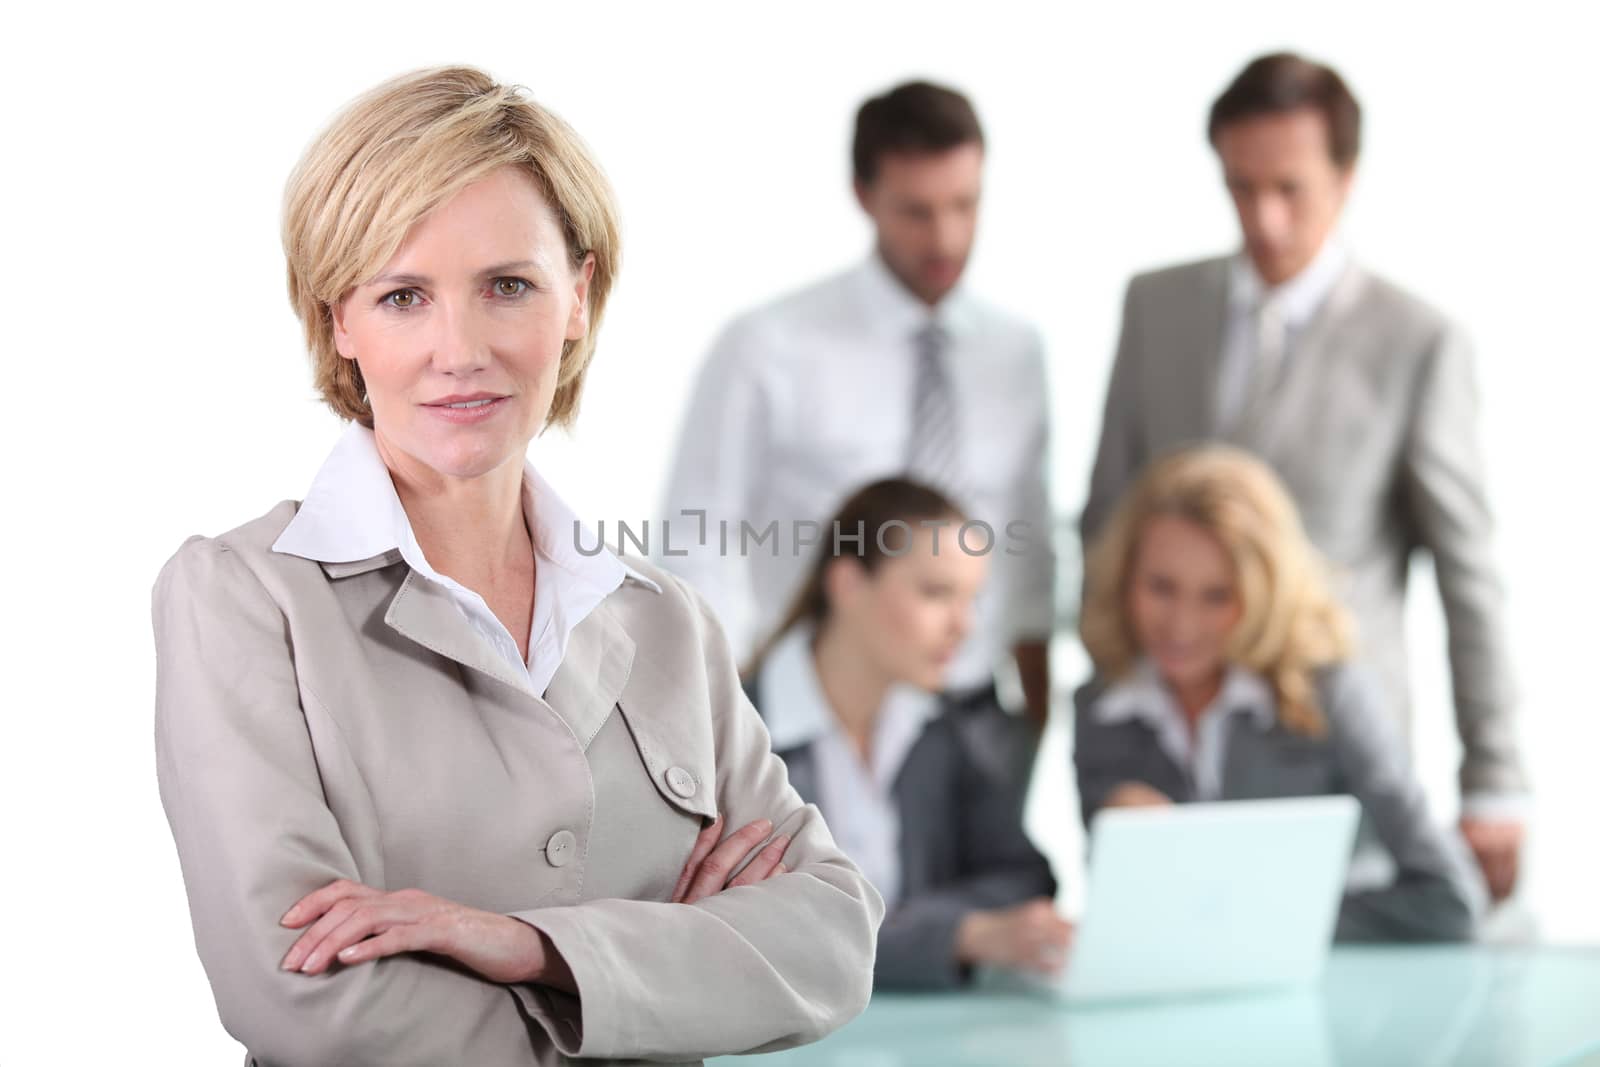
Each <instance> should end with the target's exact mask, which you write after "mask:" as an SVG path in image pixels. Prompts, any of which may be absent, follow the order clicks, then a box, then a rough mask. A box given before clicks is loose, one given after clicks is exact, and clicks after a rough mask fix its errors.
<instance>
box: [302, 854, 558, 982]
mask: <svg viewBox="0 0 1600 1067" xmlns="http://www.w3.org/2000/svg"><path fill="white" fill-rule="evenodd" d="M278 921H279V922H280V923H282V924H283V925H284V926H287V927H290V928H292V929H299V928H300V927H308V928H307V929H306V931H305V933H303V934H301V935H300V937H299V939H298V940H297V941H295V943H294V944H293V945H292V946H290V948H289V952H288V954H287V955H286V956H284V958H283V964H282V967H283V969H284V970H286V971H301V972H303V973H305V974H321V973H322V972H323V971H325V970H327V969H328V968H329V967H330V966H332V965H333V963H334V961H335V960H337V961H338V962H339V963H342V964H346V965H354V964H357V963H365V962H367V961H368V960H375V959H378V958H380V957H383V956H394V955H397V954H399V953H402V952H433V953H437V954H439V955H441V956H448V957H450V958H451V959H453V960H455V961H457V962H458V963H461V964H463V965H464V966H466V967H468V968H470V969H471V970H473V971H476V972H477V973H478V974H481V975H483V977H485V978H487V979H489V981H491V982H503V983H512V982H539V983H541V984H543V985H549V986H554V987H555V988H557V989H564V990H566V991H567V992H569V993H572V992H576V991H577V984H576V983H575V982H574V981H573V978H572V971H571V970H570V969H569V968H568V967H567V963H566V961H565V960H564V959H562V958H561V954H560V953H559V952H557V951H556V950H555V946H554V945H553V944H552V943H551V942H550V939H549V938H548V937H546V936H545V935H544V934H543V933H541V932H540V931H539V930H537V929H535V928H534V927H532V926H529V925H528V924H527V923H525V922H522V921H521V920H519V919H514V918H512V917H511V916H509V915H500V914H498V913H496V912H492V911H479V910H478V909H477V908H469V907H467V906H465V905H463V904H457V903H455V902H454V901H451V900H445V899H444V898H443V897H436V896H434V895H433V894H431V893H424V892H423V891H422V890H420V889H401V890H397V891H396V892H392V893H388V892H384V891H383V890H380V889H373V888H372V887H371V886H367V885H362V884H361V883H360V882H352V881H349V880H348V879H344V878H341V879H339V880H338V881H337V882H331V883H329V884H328V885H325V886H323V887H322V888H321V889H318V890H317V891H316V892H314V893H308V894H306V895H305V896H303V897H301V898H300V900H299V901H298V902H297V903H296V904H295V905H294V907H292V908H290V909H289V910H288V911H287V912H285V913H284V916H283V918H282V919H280V920H278Z"/></svg>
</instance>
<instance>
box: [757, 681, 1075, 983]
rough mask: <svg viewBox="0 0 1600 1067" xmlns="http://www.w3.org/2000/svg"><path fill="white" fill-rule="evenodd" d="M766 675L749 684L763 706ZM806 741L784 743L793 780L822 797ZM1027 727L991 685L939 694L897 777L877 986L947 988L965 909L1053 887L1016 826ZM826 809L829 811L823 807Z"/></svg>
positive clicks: (1029, 747) (1028, 748)
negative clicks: (894, 837)
mask: <svg viewBox="0 0 1600 1067" xmlns="http://www.w3.org/2000/svg"><path fill="white" fill-rule="evenodd" d="M760 684H761V676H760V674H759V673H757V674H756V675H755V676H754V677H753V678H751V679H750V680H749V681H748V682H747V683H746V687H745V689H746V692H747V693H750V694H751V695H752V698H753V699H755V700H756V707H757V709H759V708H760V706H761V705H760V699H759V693H760V691H761V690H760ZM812 748H813V746H811V745H800V746H797V747H794V748H789V749H782V750H779V752H778V755H779V756H780V757H782V759H783V761H784V763H785V764H787V765H788V768H789V782H790V784H791V785H793V786H794V788H795V790H796V791H797V792H799V794H800V796H801V797H802V798H804V799H805V800H806V801H807V802H808V803H814V802H815V801H816V797H817V768H816V760H815V756H814V753H813V751H812ZM1033 752H1034V747H1033V741H1032V730H1031V728H1030V727H1029V726H1028V724H1027V723H1026V722H1024V721H1023V720H1022V719H1021V718H1020V717H1019V716H1015V715H1010V714H1008V713H1007V712H1006V711H1005V710H1004V709H1003V708H1001V707H1000V704H999V702H998V700H997V699H996V698H995V697H994V695H993V690H992V689H991V690H989V691H988V692H987V693H980V694H979V695H976V696H974V697H973V698H971V699H968V700H964V701H960V702H958V701H956V700H955V699H953V698H950V697H946V698H944V700H943V707H942V709H941V711H940V713H939V714H938V715H937V716H936V717H934V718H933V719H930V720H929V721H928V723H927V725H926V726H925V727H924V728H923V732H922V736H921V737H919V738H918V739H917V740H916V742H915V743H914V744H913V745H912V747H911V751H910V752H909V753H907V755H906V759H905V762H904V763H903V764H901V767H900V772H899V774H898V776H897V777H896V778H895V781H894V787H893V791H894V801H895V806H896V808H897V809H898V811H899V813H900V873H901V877H900V885H901V893H900V901H899V903H898V904H897V905H896V906H895V908H894V910H892V911H891V912H889V914H888V915H887V916H885V918H884V921H883V925H882V927H880V928H879V930H878V958H877V964H876V969H875V971H874V984H875V985H876V986H877V988H879V989H950V988H955V987H957V986H960V985H962V984H964V983H965V982H966V981H967V980H968V979H969V978H970V977H971V975H970V968H967V967H964V966H962V965H961V964H959V963H957V962H956V955H955V939H956V928H957V927H958V926H959V925H960V923H961V920H962V919H963V918H964V917H965V916H966V915H968V914H969V913H970V912H973V911H978V910H982V909H988V908H1004V907H1008V906H1010V905H1012V904H1020V903H1022V902H1023V901H1025V900H1029V899H1032V898H1034V897H1041V896H1043V897H1053V896H1055V892H1056V880H1055V878H1054V876H1053V875H1052V874H1051V873H1050V863H1049V861H1048V860H1046V859H1045V858H1044V856H1043V854H1041V853H1040V852H1039V850H1038V849H1036V848H1035V847H1034V846H1033V842H1031V841H1029V840H1028V836H1027V834H1025V833H1024V832H1023V829H1022V804H1023V799H1024V794H1025V792H1026V790H1027V781H1028V778H1027V773H1026V772H1027V764H1028V763H1029V762H1030V761H1031V758H1032V755H1033ZM823 815H824V816H826V815H827V812H823Z"/></svg>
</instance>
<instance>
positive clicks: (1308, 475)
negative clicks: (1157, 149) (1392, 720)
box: [1080, 259, 1527, 793]
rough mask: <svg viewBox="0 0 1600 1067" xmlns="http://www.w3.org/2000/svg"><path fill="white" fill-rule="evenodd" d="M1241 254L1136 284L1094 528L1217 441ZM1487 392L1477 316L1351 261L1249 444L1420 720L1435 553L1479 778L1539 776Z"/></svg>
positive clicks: (1376, 663)
mask: <svg viewBox="0 0 1600 1067" xmlns="http://www.w3.org/2000/svg"><path fill="white" fill-rule="evenodd" d="M1227 263H1228V261H1227V260H1226V259H1210V260H1205V261H1203V262H1199V263H1192V264H1188V265H1185V266H1180V267H1174V268H1171V269H1168V270H1161V271H1156V272H1155V273H1152V274H1145V275H1141V276H1139V277H1136V278H1134V279H1133V281H1132V282H1130V283H1129V285H1128V291H1127V297H1126V301H1125V304H1124V307H1123V313H1122V333H1121V339H1120V341H1119V343H1118V346H1117V355H1116V363H1115V365H1114V366H1113V368H1112V372H1111V384H1110V387H1109V389H1108V390H1107V395H1106V403H1105V415H1104V421H1103V424H1102V428H1101V435H1100V444H1099V450H1098V453H1097V454H1096V456H1095V461H1094V470H1093V473H1092V475H1091V477H1090V489H1089V500H1088V504H1087V506H1086V507H1085V508H1084V511H1083V516H1082V520H1081V523H1080V531H1081V533H1082V536H1083V538H1084V540H1085V541H1086V542H1088V541H1090V540H1092V538H1093V537H1094V535H1095V534H1096V533H1098V532H1099V530H1100V528H1101V526H1102V525H1103V524H1104V523H1105V520H1106V518H1107V516H1108V515H1109V513H1110V511H1111V509H1112V508H1113V507H1114V506H1115V504H1116V502H1117V500H1118V498H1119V497H1120V496H1121V495H1122V494H1123V492H1124V491H1125V490H1126V489H1127V488H1128V486H1129V485H1130V484H1131V483H1132V482H1133V481H1134V479H1135V478H1136V477H1137V476H1138V474H1139V472H1140V471H1141V470H1142V469H1143V467H1144V466H1145V465H1146V464H1147V463H1149V462H1150V461H1151V460H1152V459H1154V458H1155V457H1157V456H1159V455H1161V454H1162V453H1164V452H1168V451H1170V450H1172V449H1174V448H1177V447H1179V446H1182V445H1185V444H1191V443H1194V442H1199V441H1207V440H1216V439H1219V438H1220V437H1221V436H1222V435H1220V434H1219V431H1218V428H1217V426H1216V425H1215V421H1214V420H1215V416H1214V396H1215V393H1216V374H1217V364H1218V361H1219V359H1220V355H1221V347H1222V337H1223V330H1224V326H1225V321H1226V312H1227V309H1226V301H1227V276H1228V266H1227ZM1477 411H1478V396H1477V389H1476V385H1475V384H1474V378H1473V369H1472V357H1471V354H1470V352H1469V351H1468V348H1467V344H1466V342H1465V340H1464V339H1463V337H1462V335H1461V332H1460V331H1459V330H1458V329H1457V328H1456V327H1455V326H1454V325H1452V324H1451V323H1450V322H1448V321H1447V320H1446V319H1444V318H1443V317H1442V316H1441V315H1440V314H1439V313H1438V312H1436V311H1434V310H1433V309H1432V308H1430V307H1428V306H1427V305H1425V304H1423V303H1422V302H1421V301H1419V300H1417V299H1415V298H1414V297H1412V296H1410V295H1408V294H1407V293H1405V292H1403V291H1401V290H1400V289H1398V288H1396V287H1395V286H1394V285H1391V284H1390V283H1388V282H1386V281H1384V280H1383V279H1381V278H1378V277H1376V276H1374V275H1372V274H1369V273H1367V272H1366V271H1365V270H1362V269H1361V268H1360V267H1358V266H1354V265H1352V266H1350V267H1349V268H1348V269H1347V270H1346V272H1345V274H1344V276H1343V277H1342V278H1341V279H1340V281H1339V282H1338V283H1337V285H1336V286H1335V288H1334V291H1333V293H1332V294H1331V295H1330V296H1329V298H1328V300H1327V301H1326V303H1325V304H1324V306H1323V307H1322V308H1321V309H1320V311H1319V312H1318V314H1317V316H1316V317H1315V318H1314V319H1313V320H1312V321H1311V322H1310V323H1309V324H1308V325H1307V327H1306V328H1305V330H1304V332H1303V334H1302V335H1301V336H1300V337H1299V338H1298V339H1297V340H1296V342H1295V344H1294V346H1293V349H1292V350H1291V351H1290V353H1289V356H1288V362H1287V366H1286V371H1285V373H1284V375H1283V378H1282V380H1281V381H1280V382H1279V384H1278V388H1277V395H1276V403H1275V405H1274V406H1273V409H1272V410H1271V411H1270V413H1269V414H1268V415H1267V416H1266V417H1265V418H1264V419H1259V420H1247V423H1246V425H1247V428H1245V429H1241V430H1240V431H1238V432H1237V434H1236V436H1235V437H1234V439H1233V443H1234V444H1237V445H1240V446H1242V447H1245V448H1248V449H1249V450H1251V451H1252V452H1254V453H1256V454H1257V455H1259V456H1261V457H1262V458H1264V459H1265V460H1266V461H1267V462H1268V463H1270V464H1271V465H1272V467H1273V468H1274V469H1275V470H1276V471H1277V473H1278V474H1279V476H1280V477H1282V478H1283V480H1284V482H1285V483H1286V484H1287V486H1288V488H1289V491H1290V493H1291V494H1292V495H1293V497H1294V499H1295V502H1296V504H1297V505H1298V506H1299V509H1300V514H1301V518H1302V520H1303V521H1304V523H1305V526H1306V531H1307V533H1308V534H1309V535H1310V537H1311V539H1312V541H1313V542H1314V543H1315V544H1316V545H1317V547H1318V548H1319V549H1320V550H1321V551H1322V552H1323V554H1324V555H1325V556H1327V557H1328V559H1329V560H1330V561H1331V562H1332V564H1333V565H1334V567H1335V568H1336V572H1337V577H1338V579H1339V582H1340V592H1341V594H1342V595H1343V598H1344V599H1345V601H1346V603H1347V604H1348V605H1349V607H1350V608H1351V610H1352V611H1353V612H1354V614H1355V617H1356V620H1357V622H1358V624H1359V626H1360V640H1361V648H1362V653H1361V654H1362V658H1363V659H1364V660H1365V661H1366V662H1368V663H1370V664H1371V665H1372V667H1373V668H1374V669H1375V670H1376V671H1377V672H1378V674H1379V675H1380V677H1381V679H1382V681H1383V683H1384V685H1385V687H1386V689H1387V690H1388V693H1389V697H1390V701H1389V703H1390V706H1391V707H1392V708H1393V709H1395V710H1396V711H1397V712H1398V713H1399V716H1400V720H1401V722H1402V723H1405V722H1408V721H1409V710H1408V708H1409V701H1408V695H1407V690H1408V687H1407V682H1406V651H1405V613H1404V607H1405V591H1406V576H1407V569H1408V564H1409V561H1410V557H1411V553H1412V551H1413V550H1414V549H1417V548H1423V549H1426V550H1427V551H1428V552H1429V553H1430V554H1431V555H1432V557H1433V562H1434V568H1435V571H1436V573H1437V575H1438V584H1439V595H1440V597H1441V599H1442V600H1443V604H1444V612H1445V618H1446V622H1447V624H1448V626H1449V642H1450V668H1451V675H1452V681H1453V686H1452V689H1453V692H1454V694H1455V705H1456V724H1457V728H1458V730H1459V732H1460V735H1461V742H1462V746H1463V749H1464V757H1463V760H1462V764H1461V770H1460V782H1461V789H1462V791H1463V792H1464V793H1497V792H1516V791H1520V790H1523V789H1525V788H1526V785H1527V783H1526V780H1525V777H1524V774H1523V770H1522V764H1521V759H1520V756H1519V753H1518V747H1517V738H1516V732H1515V728H1514V722H1513V705H1514V692H1513V684H1512V672H1511V667H1510V663H1509V656H1508V650H1507V646H1506V640H1505V635H1504V633H1503V630H1502V626H1501V620H1502V618H1503V607H1502V601H1503V597H1502V591H1501V584H1500V579H1499V576H1498V573H1497V571H1496V569H1495V565H1494V562H1493V559H1492V557H1491V552H1490V532H1491V525H1492V523H1491V518H1490V513H1489V507H1488V502H1487V500H1486V498H1485V493H1484V479H1483V461H1482V459H1481V457H1480V455H1479V450H1478V430H1477Z"/></svg>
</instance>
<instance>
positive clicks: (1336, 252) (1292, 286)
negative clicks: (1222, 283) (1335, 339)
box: [1228, 234, 1350, 329]
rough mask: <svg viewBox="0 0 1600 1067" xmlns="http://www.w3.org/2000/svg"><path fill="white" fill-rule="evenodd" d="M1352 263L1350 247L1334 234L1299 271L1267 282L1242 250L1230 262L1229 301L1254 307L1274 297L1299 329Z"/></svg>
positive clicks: (1286, 318)
mask: <svg viewBox="0 0 1600 1067" xmlns="http://www.w3.org/2000/svg"><path fill="white" fill-rule="evenodd" d="M1349 263H1350V253H1349V251H1348V250H1347V249H1346V248H1345V245H1344V242H1343V241H1342V240H1341V239H1340V238H1339V236H1338V235H1337V234H1334V235H1332V236H1330V237H1329V238H1328V239H1327V240H1326V241H1325V242H1323V245H1322V248H1321V250H1319V251H1318V252H1317V254H1316V257H1315V258H1313V259H1312V260H1311V262H1310V263H1308V264H1306V266H1305V269H1303V270H1302V271H1301V272H1300V273H1299V274H1296V275H1295V276H1294V277H1293V278H1290V279H1289V280H1288V281H1286V282H1283V283H1282V284H1280V285H1275V286H1268V285H1267V284H1266V282H1264V281H1262V280H1261V275H1260V274H1259V273H1257V272H1256V268H1255V264H1253V263H1251V262H1250V257H1249V255H1247V254H1246V253H1244V252H1240V253H1239V254H1238V255H1236V256H1234V257H1233V259H1232V260H1230V261H1229V264H1228V302H1229V304H1230V305H1231V306H1233V307H1234V308H1237V309H1242V310H1245V311H1253V310H1254V309H1255V308H1256V307H1258V306H1259V305H1260V304H1261V302H1262V301H1263V300H1265V299H1267V298H1268V297H1271V298H1272V299H1274V300H1276V301H1277V302H1278V303H1279V305H1280V306H1281V307H1282V309H1283V321H1284V322H1285V324H1286V325H1288V326H1289V327H1290V328H1292V329H1299V328H1300V327H1302V326H1304V325H1305V324H1306V323H1307V322H1309V321H1310V320H1311V317H1312V316H1313V315H1315V314H1316V313H1317V310H1318V309H1319V308H1321V307H1322V304H1323V302H1324V301H1326V300H1327V299H1328V296H1329V295H1330V294H1331V293H1332V292H1333V288H1334V286H1335V285H1337V284H1338V282H1339V278H1340V277H1341V276H1342V275H1343V274H1344V272H1345V268H1346V267H1347V266H1349Z"/></svg>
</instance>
